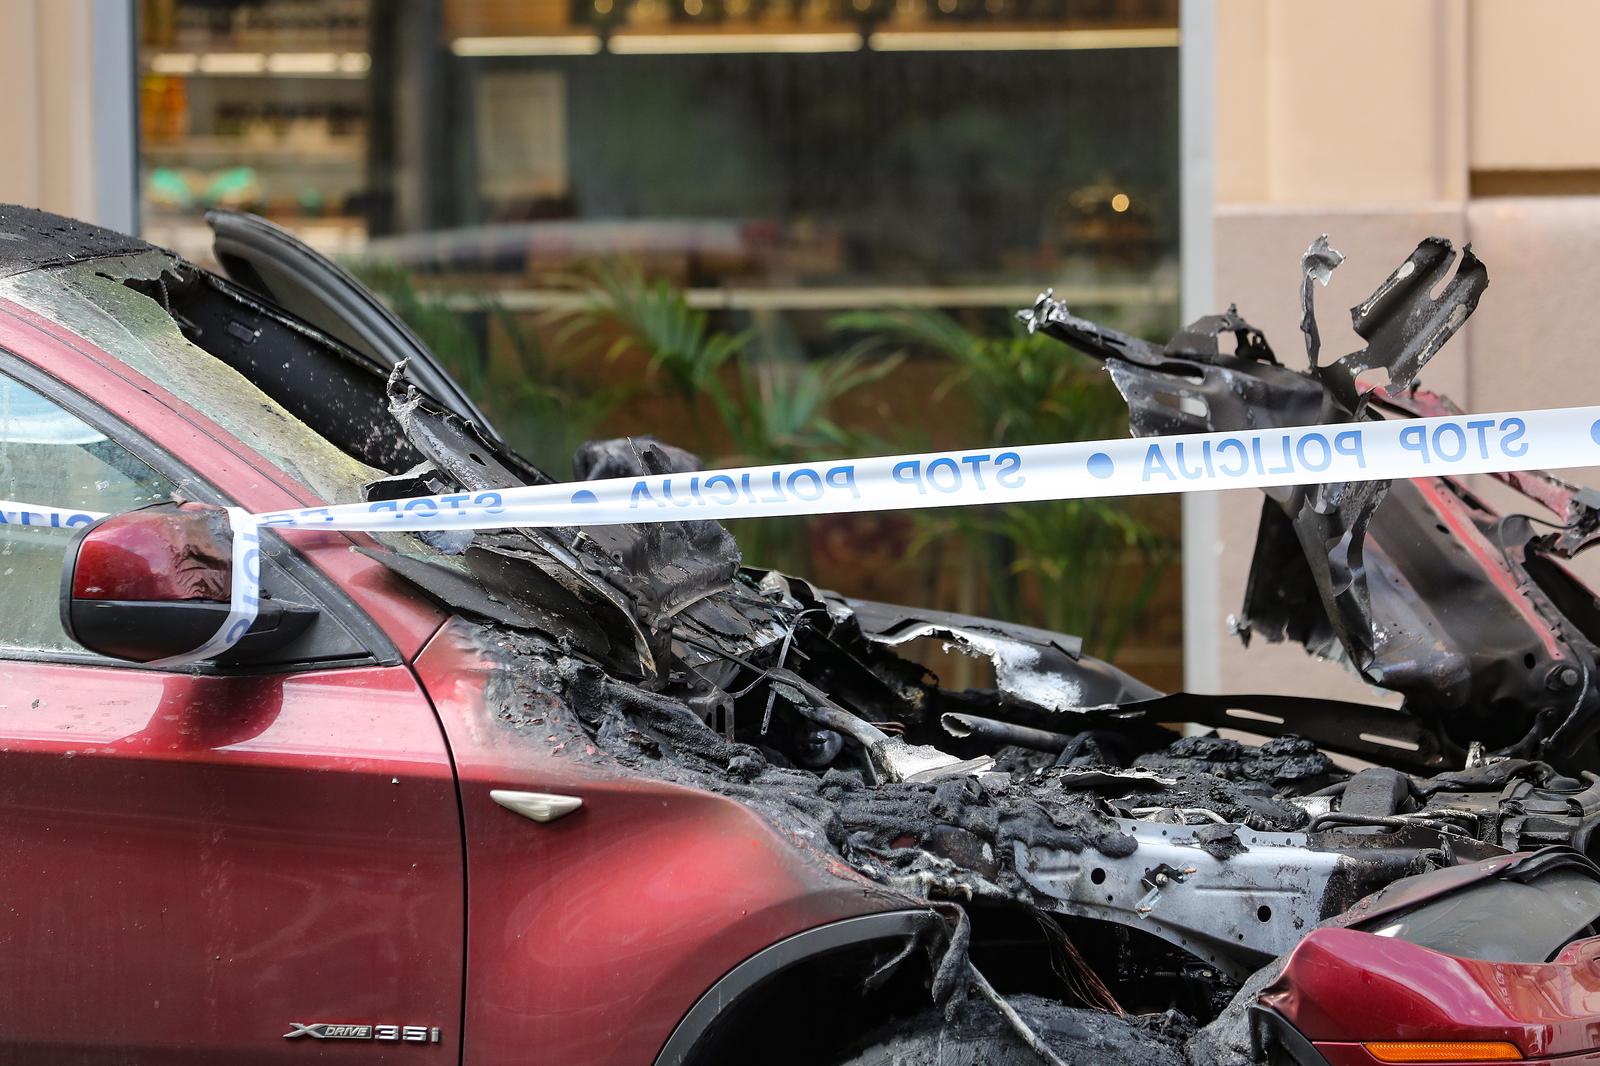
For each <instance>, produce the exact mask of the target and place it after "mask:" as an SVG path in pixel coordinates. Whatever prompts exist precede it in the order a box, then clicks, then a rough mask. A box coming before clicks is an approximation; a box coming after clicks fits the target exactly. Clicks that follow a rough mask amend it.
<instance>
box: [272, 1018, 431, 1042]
mask: <svg viewBox="0 0 1600 1066" xmlns="http://www.w3.org/2000/svg"><path fill="white" fill-rule="evenodd" d="M301 1037H310V1038H311V1039H313V1040H382V1041H385V1042H387V1043H391V1044H437V1043H439V1027H438V1026H433V1027H431V1028H430V1027H428V1026H426V1025H367V1024H365V1023H360V1022H312V1023H311V1024H310V1025H302V1024H301V1023H299V1022H290V1023H289V1031H288V1032H287V1033H284V1034H283V1038H284V1039H285V1040H297V1039H300V1038H301Z"/></svg>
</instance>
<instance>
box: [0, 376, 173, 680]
mask: <svg viewBox="0 0 1600 1066" xmlns="http://www.w3.org/2000/svg"><path fill="white" fill-rule="evenodd" d="M171 493H172V484H171V483H170V482H169V481H167V479H166V478H164V477H162V476H161V475H160V474H157V473H156V472H155V471H153V470H151V469H150V468H149V467H148V466H146V465H145V464H144V463H143V462H141V461H139V460H138V459H135V458H134V457H133V456H132V455H129V454H128V452H127V451H125V450H124V449H123V448H122V447H121V446H120V445H118V444H116V443H115V442H113V441H112V440H110V439H109V438H107V437H106V436H105V435H104V434H102V433H100V432H99V431H98V430H96V429H94V428H93V427H92V426H89V425H87V424H85V423H84V422H83V421H81V420H80V419H78V418H77V417H76V416H74V415H72V414H69V413H68V412H66V411H64V410H62V409H61V408H60V407H59V406H57V405H56V404H54V403H52V402H51V401H50V400H47V399H46V398H45V397H43V396H41V395H39V394H38V393H37V392H35V391H33V390H32V389H29V388H27V387H25V386H23V385H21V384H18V383H17V382H15V381H12V380H11V379H10V378H7V377H5V376H4V375H0V498H3V499H8V500H16V501H19V502H22V503H32V504H39V505H41V506H45V507H62V508H76V509H82V510H87V511H107V512H110V511H123V510H127V509H128V508H130V507H142V506H144V505H145V504H149V503H158V502H160V501H162V500H165V499H167V498H168V497H169V496H170V495H171ZM72 533H73V531H72V530H70V529H52V528H50V527H47V526H46V527H41V526H22V525H17V524H15V523H10V524H4V525H0V603H5V604H8V605H10V607H11V609H9V610H6V611H4V612H0V649H5V648H27V649H33V650H81V649H79V648H78V647H77V645H75V644H73V643H72V642H71V641H69V640H67V636H66V634H65V633H64V632H62V629H61V617H60V613H59V612H58V611H57V610H56V603H57V601H58V600H59V598H60V595H61V562H62V558H63V552H64V551H65V550H66V546H67V542H68V541H69V540H70V539H71V537H72Z"/></svg>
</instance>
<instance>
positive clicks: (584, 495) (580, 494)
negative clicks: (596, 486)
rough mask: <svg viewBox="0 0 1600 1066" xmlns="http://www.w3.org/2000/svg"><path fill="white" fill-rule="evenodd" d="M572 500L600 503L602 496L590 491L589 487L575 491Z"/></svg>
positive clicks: (575, 501) (574, 501)
mask: <svg viewBox="0 0 1600 1066" xmlns="http://www.w3.org/2000/svg"><path fill="white" fill-rule="evenodd" d="M572 502H573V503H599V502H600V497H598V496H596V495H595V494H594V493H592V492H590V491H589V490H588V489H579V490H578V491H577V492H574V493H573V494H572Z"/></svg>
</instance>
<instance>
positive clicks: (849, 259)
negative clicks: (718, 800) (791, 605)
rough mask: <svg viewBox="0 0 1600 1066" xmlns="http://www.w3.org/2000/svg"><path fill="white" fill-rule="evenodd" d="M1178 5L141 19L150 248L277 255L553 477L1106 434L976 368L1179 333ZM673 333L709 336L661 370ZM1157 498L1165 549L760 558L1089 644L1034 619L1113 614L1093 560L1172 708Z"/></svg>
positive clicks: (362, 11) (800, 539) (164, 7)
mask: <svg viewBox="0 0 1600 1066" xmlns="http://www.w3.org/2000/svg"><path fill="white" fill-rule="evenodd" d="M1176 7H1177V5H1176V0H536V2H528V3H511V2H501V0H390V2H386V3H381V4H380V3H373V2H369V0H318V2H313V0H256V2H248V0H239V2H223V0H145V3H144V7H143V11H142V27H141V34H142V38H143V44H142V48H141V67H142V75H143V87H142V137H143V140H142V149H141V158H142V168H141V181H142V183H143V189H142V198H143V211H144V215H143V217H144V226H145V233H146V235H147V236H148V237H150V238H151V239H153V240H155V241H157V242H159V243H162V244H165V245H167V246H169V247H172V248H174V249H175V250H177V251H179V252H181V253H182V254H185V255H188V256H190V257H192V258H196V259H199V260H201V261H206V260H207V259H208V258H209V252H208V248H209V240H210V236H209V231H208V230H207V228H206V227H205V225H204V222H203V220H202V216H203V213H204V211H205V210H206V209H207V208H209V207H214V206H216V207H228V208H235V209H240V210H248V211H253V212H257V213H260V214H263V215H266V216H267V217H269V218H272V219H274V220H275V221H278V222H281V223H283V224H284V225H287V226H289V227H290V228H292V229H294V230H295V231H296V232H297V233H299V234H300V235H301V236H302V237H303V238H304V239H306V240H307V241H308V242H309V243H311V244H312V245H313V246H314V247H317V248H319V249H321V250H324V251H327V252H329V253H331V254H333V255H335V256H336V257H338V258H341V259H342V260H343V261H345V262H347V263H350V264H354V265H355V266H356V267H357V268H358V270H360V271H362V272H364V273H365V275H366V276H367V277H368V278H369V279H370V280H371V281H372V282H373V284H375V285H376V286H377V287H379V288H380V289H382V290H383V291H384V292H385V294H386V295H387V296H388V297H389V298H390V299H391V300H392V301H394V302H395V303H396V305H397V306H399V307H400V309H401V310H402V313H405V314H406V315H407V317H408V318H411V319H412V320H413V323H414V324H415V325H417V327H418V329H419V331H420V332H422V333H423V334H424V335H425V337H426V339H428V340H429V341H430V343H432V344H433V345H434V346H435V347H436V348H439V349H440V350H441V351H440V354H441V356H442V357H443V358H444V359H446V361H448V362H450V363H451V364H452V365H453V366H454V367H455V368H456V370H457V372H458V374H459V375H460V376H461V377H462V378H463V379H464V381H465V382H466V383H467V385H468V387H469V388H471V389H474V390H476V391H477V392H478V393H479V394H480V396H481V397H482V401H481V402H483V403H484V406H485V408H486V410H488V411H489V412H490V414H491V415H492V416H493V417H495V418H496V419H497V421H499V422H501V423H503V425H502V429H503V430H504V431H505V432H506V434H507V436H508V438H509V439H511V440H513V441H515V442H517V443H518V444H519V446H520V447H522V448H523V449H524V450H526V451H528V452H529V453H530V454H531V456H532V457H533V458H534V459H535V460H536V461H539V462H541V463H542V464H544V465H546V466H550V467H554V468H556V471H557V472H558V473H565V472H566V470H565V466H564V462H563V460H562V458H561V457H562V453H563V452H564V451H565V450H566V449H567V448H569V447H570V446H571V444H572V443H573V442H574V441H575V440H580V439H583V438H584V437H588V436H596V435H621V434H637V433H646V432H648V433H654V434H655V435H657V436H659V437H661V438H663V439H668V440H675V441H678V442H681V443H685V444H687V445H688V446H690V447H692V448H695V449H698V450H700V451H701V452H702V453H704V454H705V455H706V458H707V459H708V460H710V461H740V460H748V461H755V462H759V461H768V460H772V461H777V460H781V459H785V458H790V457H799V454H801V453H808V452H810V451H813V450H819V449H820V450H828V449H833V450H839V449H851V448H859V449H876V450H884V449H899V448H903V447H926V446H969V445H973V444H976V443H990V442H991V438H992V437H993V436H994V435H995V434H996V433H1001V434H1006V433H1009V434H1012V435H1013V436H1024V437H1025V436H1028V435H1030V434H1032V435H1055V436H1061V435H1073V434H1077V435H1080V436H1082V435H1090V434H1091V433H1120V432H1123V431H1124V430H1125V422H1123V421H1120V420H1121V419H1122V414H1121V409H1120V405H1119V403H1118V401H1117V400H1116V398H1115V396H1114V394H1111V393H1109V392H1107V391H1105V390H1104V389H1103V385H1104V381H1103V375H1099V376H1096V375H1094V374H1092V373H1088V372H1084V373H1082V374H1081V375H1080V374H1079V370H1081V369H1082V368H1077V367H1073V368H1072V372H1071V373H1070V374H1058V375H1056V377H1055V378H1054V379H1052V380H1051V381H1050V382H1049V383H1048V388H1050V389H1055V390H1068V391H1070V390H1078V391H1079V392H1081V391H1083V390H1094V389H1099V390H1100V391H1102V392H1105V395H1104V397H1103V403H1101V402H1100V401H1096V402H1097V403H1100V406H1095V405H1094V404H1090V405H1088V408H1091V409H1092V414H1090V415H1084V414H1083V413H1082V412H1081V411H1079V412H1078V413H1077V414H1074V415H1071V416H1069V415H1067V414H1063V413H1060V412H1059V411H1057V412H1056V413H1054V414H1052V413H1051V411H1054V410H1055V408H1057V407H1061V406H1062V405H1060V404H1054V405H1053V403H1052V401H1050V397H1049V396H1047V395H1046V396H1041V397H1040V399H1039V404H1040V405H1042V406H1043V407H1044V408H1048V409H1049V410H1046V411H1044V412H1043V413H1041V411H1040V410H1034V411H1008V410H1004V409H1002V408H1003V406H1004V404H1005V403H1012V404H1018V403H1023V404H1024V405H1025V401H1024V400H1022V399H1020V398H1019V397H1017V396H1009V397H1008V396H1006V395H1003V394H1004V392H1005V389H1004V387H1003V385H1004V383H1003V382H997V381H996V379H995V375H996V374H1000V375H1002V376H1003V375H1005V374H1011V375H1012V377H1013V378H1016V379H1017V380H1016V381H1013V382H1012V384H1018V383H1019V382H1021V381H1022V380H1024V379H1026V378H1027V375H1029V374H1035V376H1037V374H1036V370H1037V364H1038V362H1039V361H1040V360H1069V359H1071V358H1072V357H1071V356H1069V355H1068V354H1067V353H1066V352H1065V351H1064V350H1060V351H1053V350H1050V349H1048V348H1041V347H1038V346H1037V345H1030V344H1029V342H1027V341H1026V340H1025V339H1023V338H1019V337H1017V335H1016V334H1015V332H1014V329H1013V325H1012V322H1011V316H1012V313H1013V312H1014V311H1015V310H1016V309H1017V308H1019V307H1022V306H1025V305H1027V304H1029V303H1031V302H1032V300H1033V298H1034V296H1035V295H1036V294H1037V293H1038V292H1039V290H1040V289H1041V288H1043V287H1046V286H1053V287H1054V288H1055V290H1056V293H1057V295H1058V296H1063V297H1064V298H1065V299H1067V301H1068V302H1069V303H1070V304H1072V305H1074V307H1075V308H1076V309H1079V310H1081V311H1083V312H1085V313H1089V314H1092V315H1095V316H1097V317H1099V318H1101V319H1109V320H1110V321H1112V322H1114V323H1116V324H1117V325H1119V326H1121V327H1122V328H1124V329H1129V330H1131V331H1134V332H1140V333H1145V334H1147V335H1150V336H1152V337H1162V338H1163V339H1164V336H1165V334H1167V333H1168V332H1170V330H1171V328H1172V327H1173V326H1174V325H1175V324H1176V279H1177V233H1178V217H1177V210H1178V191H1177V190H1178V182H1177V179H1178V173H1177V143H1178V132H1177V131H1178V117H1177V116H1178V107H1177V81H1178V62H1177V44H1178V40H1177V14H1176ZM885 315H887V316H888V317H885ZM680 320H682V321H687V322H689V323H691V324H693V323H698V327H696V328H698V329H699V330H700V331H701V333H700V335H701V337H702V341H706V339H707V338H709V340H710V341H713V342H718V343H702V344H701V347H700V348H698V349H695V350H693V351H689V352H687V353H686V352H666V351H664V348H665V347H671V345H670V344H668V343H667V341H666V338H667V337H668V336H669V335H671V330H672V329H673V328H674V325H673V324H674V323H675V322H679V321H680ZM680 324H681V323H680ZM929 327H932V328H934V329H936V330H944V331H945V332H941V333H938V334H937V336H939V337H941V338H943V344H942V347H941V345H940V344H937V343H929V341H928V337H929V336H930V334H929V332H928V329H929ZM723 341H725V342H726V344H722V345H721V346H720V347H719V343H720V342H723ZM730 346H731V347H730ZM725 349H726V351H725ZM728 351H731V352H732V353H733V354H732V355H728V354H727V352H728ZM719 353H722V354H721V355H719ZM696 360H700V362H698V363H697V362H696ZM1063 365H1065V364H1063ZM985 375H987V377H986V376H985ZM1045 376H1046V377H1048V376H1049V375H1045ZM708 382H710V383H712V384H710V385H708ZM981 382H988V383H989V384H988V385H986V386H982V388H983V394H982V395H979V394H978V391H977V390H979V389H980V383H981ZM719 391H720V393H721V400H719V399H718V398H717V397H716V396H712V395H710V394H712V393H717V392H719ZM1097 395H1098V394H1097ZM708 397H709V398H708ZM1080 406H1081V405H1080ZM757 408H759V409H760V412H761V413H760V414H759V415H752V414H750V412H751V411H753V410H755V409H757ZM740 412H743V413H740ZM1019 427H1022V428H1019ZM1140 507H1141V508H1142V510H1141V512H1140V515H1139V518H1140V522H1141V523H1142V525H1141V528H1147V529H1148V530H1149V531H1150V540H1149V542H1148V543H1141V542H1139V541H1138V538H1134V539H1133V540H1128V539H1127V538H1123V539H1118V537H1117V536H1114V535H1112V534H1111V533H1110V532H1107V531H1106V530H1100V529H1098V527H1096V530H1090V527H1092V526H1094V519H1093V516H1090V517H1087V518H1085V517H1083V516H1081V515H1079V516H1078V517H1073V516H1072V515H1071V514H1067V513H1066V512H1063V514H1062V515H1060V516H1057V517H1058V518H1059V520H1060V525H1059V528H1055V530H1054V532H1051V531H1050V530H1048V529H1047V530H1044V531H1035V532H1034V533H1033V534H1032V536H1033V538H1034V541H1035V542H1036V543H1029V544H1025V543H1022V540H1019V537H1021V536H1022V535H1021V534H1020V533H1018V532H1017V531H1015V530H1013V531H1011V532H1009V533H1008V532H1005V531H1000V532H996V531H995V530H993V529H989V528H979V525H978V524H977V523H975V522H964V523H958V525H959V526H960V528H959V529H944V528H935V526H934V525H930V524H929V523H930V522H932V523H935V524H936V523H937V522H939V521H943V519H940V518H934V519H929V520H928V521H922V520H920V519H917V518H914V517H911V518H908V517H905V516H890V517H888V518H880V519H877V520H873V519H870V518H865V517H862V518H852V519H849V520H842V519H831V520H827V521H823V522H818V523H814V524H812V525H810V526H806V527H804V528H800V529H798V531H797V530H794V529H791V530H786V531H779V532H776V533H775V532H773V531H772V530H770V529H767V530H761V529H758V530H751V531H749V533H748V536H747V538H746V539H747V540H748V541H749V543H750V544H751V545H753V546H754V549H755V550H757V551H759V552H762V553H766V554H767V555H768V556H769V557H768V558H767V559H758V560H757V561H769V562H775V563H779V564H781V565H784V566H792V567H798V568H803V569H807V570H810V571H811V572H814V573H818V576H819V578H820V579H821V580H822V581H824V583H831V584H834V585H836V586H838V587H841V588H847V589H849V590H850V591H855V592H858V593H862V594H868V595H874V596H878V597H880V598H885V597H893V598H898V599H902V600H909V601H912V602H920V603H928V604H936V605H938V606H942V607H945V608H953V609H964V610H975V611H979V612H984V611H1000V612H1003V613H1012V614H1017V615H1018V616H1020V617H1025V618H1026V619H1027V620H1029V621H1034V622H1053V621H1059V622H1061V623H1062V624H1066V623H1073V624H1075V625H1079V626H1080V627H1081V625H1082V617H1083V616H1082V615H1081V613H1074V612H1073V611H1070V610H1066V611H1064V610H1063V609H1062V605H1061V604H1060V603H1057V602H1054V601H1057V600H1062V599H1073V598H1084V597H1087V598H1088V599H1090V600H1093V601H1094V602H1093V603H1092V604H1090V610H1091V612H1093V611H1100V610H1101V606H1100V603H1101V600H1103V599H1105V597H1106V596H1107V595H1108V594H1107V593H1106V592H1105V589H1104V588H1103V586H1105V585H1106V584H1107V582H1106V580H1105V578H1104V575H1105V573H1106V572H1107V569H1108V568H1109V569H1110V571H1111V572H1113V573H1114V574H1115V575H1116V577H1115V579H1114V581H1113V584H1115V585H1117V586H1119V587H1121V588H1124V589H1126V590H1128V596H1127V597H1125V598H1126V599H1128V604H1124V605H1123V606H1122V607H1117V606H1115V605H1113V606H1112V607H1107V608H1106V610H1112V611H1113V613H1116V611H1122V615H1126V616H1127V617H1128V618H1134V617H1135V615H1137V619H1136V620H1135V621H1131V622H1130V623H1129V624H1128V625H1127V626H1124V627H1122V628H1123V629H1125V630H1126V633H1124V634H1122V635H1121V636H1118V637H1117V639H1116V640H1115V641H1112V643H1114V644H1116V645H1118V650H1119V653H1120V654H1121V655H1122V656H1123V657H1124V658H1126V657H1127V656H1129V655H1136V654H1137V655H1145V654H1146V653H1148V654H1149V655H1151V656H1154V658H1151V659H1148V660H1144V659H1141V661H1140V662H1139V663H1137V664H1136V665H1137V666H1138V668H1139V669H1140V670H1142V672H1143V673H1144V675H1145V676H1153V677H1154V678H1157V679H1159V678H1162V677H1165V678H1167V679H1168V680H1171V681H1172V682H1173V683H1176V677H1177V669H1178V664H1177V658H1176V656H1177V644H1178V641H1177V640H1176V621H1175V618H1176V616H1177V614H1178V612H1177V609H1176V602H1177V587H1178V578H1177V572H1176V569H1177V568H1176V564H1175V562H1173V561H1172V555H1171V553H1170V552H1166V554H1164V555H1162V554H1161V552H1157V551H1156V548H1155V547H1153V546H1156V545H1165V546H1167V547H1170V545H1171V543H1172V541H1173V540H1174V539H1175V535H1176V524H1177V523H1176V518H1175V516H1176V507H1175V505H1172V504H1170V503H1163V502H1159V501H1155V502H1148V503H1146V504H1141V505H1140ZM1146 512H1148V513H1146ZM1086 523H1087V524H1086ZM1086 531H1088V532H1086ZM1091 534H1092V535H1091ZM1075 537H1076V538H1079V541H1080V542H1079V543H1077V544H1068V543H1063V541H1071V540H1073V538H1075ZM996 538H998V540H996ZM1008 538H1009V539H1008ZM975 545H977V546H976V547H975ZM1051 545H1054V547H1053V548H1052V547H1051ZM991 549H993V550H991ZM1049 551H1054V552H1055V555H1054V556H1053V557H1051V558H1041V557H1040V556H1041V553H1046V554H1048V552H1049ZM1162 551H1165V549H1164V548H1163V549H1162ZM1074 553H1076V554H1074ZM1152 553H1154V554H1152ZM1156 555H1161V557H1160V558H1156ZM908 559H910V560H912V561H911V562H907V560H908ZM918 567H920V568H921V569H918ZM1064 568H1065V569H1067V570H1083V571H1085V572H1088V571H1091V570H1094V571H1098V572H1099V573H1100V575H1101V577H1100V578H1098V579H1096V581H1095V582H1094V583H1093V585H1092V586H1091V585H1089V584H1084V585H1082V586H1080V585H1077V584H1073V583H1071V582H1068V583H1065V584H1063V583H1062V580H1061V579H1060V571H1062V570H1063V569H1064ZM1157 571H1158V572H1159V576H1158V578H1157V579H1156V580H1155V582H1154V584H1153V585H1151V586H1150V587H1149V588H1145V587H1144V586H1143V585H1142V584H1141V582H1142V581H1143V580H1144V576H1145V575H1146V574H1148V573H1151V572H1157ZM1052 575H1054V576H1052ZM1134 600H1137V601H1138V603H1137V604H1135V603H1133V601H1134ZM1119 602H1120V601H1119ZM1151 604H1154V605H1156V608H1157V609H1154V610H1153V609H1152V608H1151ZM1124 608H1125V609H1124ZM1135 608H1137V610H1136V609H1135ZM1122 615H1118V617H1119V618H1120V617H1122ZM1158 618H1165V619H1170V620H1171V621H1170V624H1169V623H1168V622H1162V621H1156V619H1158ZM1153 627H1156V628H1161V627H1164V628H1162V629H1161V632H1160V633H1157V632H1155V628H1153ZM1113 628H1116V627H1113ZM1124 636H1125V637H1126V639H1123V637H1124ZM1140 648H1143V649H1145V650H1144V651H1140V650H1139V649H1140Z"/></svg>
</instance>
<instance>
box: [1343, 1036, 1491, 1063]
mask: <svg viewBox="0 0 1600 1066" xmlns="http://www.w3.org/2000/svg"><path fill="white" fill-rule="evenodd" d="M1361 1046H1362V1047H1364V1048H1366V1049H1367V1054H1369V1055H1371V1056H1372V1057H1373V1058H1375V1059H1377V1060H1378V1061H1379V1062H1520V1061H1522V1050H1521V1049H1520V1048H1518V1047H1517V1045H1515V1044H1513V1043H1511V1042H1510V1041H1508V1040H1389V1041H1380V1042H1378V1043H1371V1044H1362V1045H1361Z"/></svg>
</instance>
